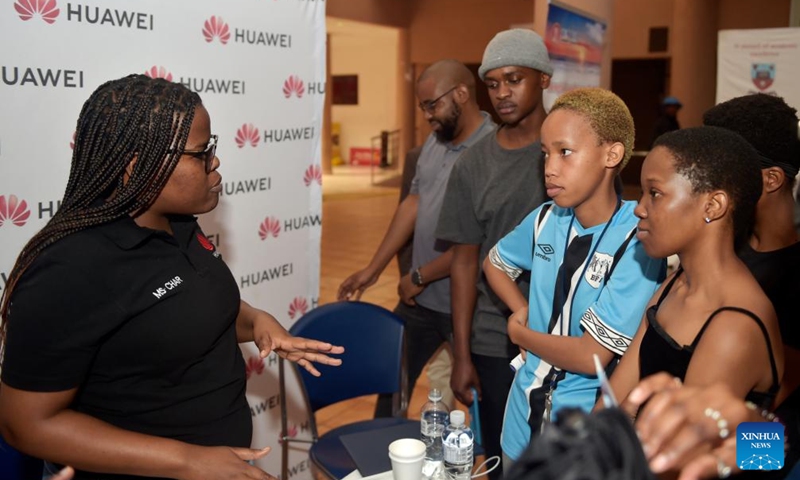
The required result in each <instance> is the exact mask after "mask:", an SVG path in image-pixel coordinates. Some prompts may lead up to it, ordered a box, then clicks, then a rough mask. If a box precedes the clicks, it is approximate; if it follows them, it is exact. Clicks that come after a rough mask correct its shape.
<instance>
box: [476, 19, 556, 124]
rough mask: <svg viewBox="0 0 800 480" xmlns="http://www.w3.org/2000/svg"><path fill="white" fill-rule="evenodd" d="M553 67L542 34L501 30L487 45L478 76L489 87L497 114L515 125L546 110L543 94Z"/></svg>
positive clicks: (517, 29) (518, 29) (522, 30)
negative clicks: (539, 111) (536, 112)
mask: <svg viewBox="0 0 800 480" xmlns="http://www.w3.org/2000/svg"><path fill="white" fill-rule="evenodd" d="M552 75H553V66H552V65H551V64H550V56H549V55H548V53H547V47H546V46H545V44H544V41H543V40H542V37H540V36H539V34H538V33H536V32H534V31H533V30H527V29H523V28H515V29H512V30H505V31H503V32H500V33H498V34H497V35H495V36H494V38H492V40H491V41H490V42H489V44H488V45H487V46H486V50H485V51H484V53H483V62H482V63H481V66H480V68H479V69H478V76H480V77H481V80H483V82H484V83H485V84H486V88H487V89H488V90H489V98H490V99H491V101H492V106H493V107H494V109H495V111H496V112H497V115H498V116H499V117H500V119H501V120H502V121H503V123H504V124H506V125H516V124H518V123H520V122H521V121H523V120H525V119H526V118H528V116H529V115H531V114H532V113H533V112H534V111H536V110H539V109H541V110H544V106H543V105H542V93H543V92H544V90H545V89H546V88H547V87H549V86H550V77H551V76H552Z"/></svg>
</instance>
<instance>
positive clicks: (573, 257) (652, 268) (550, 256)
mask: <svg viewBox="0 0 800 480" xmlns="http://www.w3.org/2000/svg"><path fill="white" fill-rule="evenodd" d="M635 206H636V202H621V204H620V205H619V208H618V210H617V211H616V213H615V214H614V216H613V218H612V219H611V220H610V222H607V223H603V224H600V225H596V226H593V227H591V228H586V229H585V228H583V227H582V226H581V225H580V223H579V222H578V221H577V220H576V219H575V216H574V214H573V211H572V209H566V208H561V207H559V206H557V205H555V204H554V203H553V202H547V203H545V204H543V205H542V206H541V207H539V208H537V209H536V210H534V211H533V212H531V214H530V215H528V216H527V217H526V218H525V219H524V220H523V221H522V223H520V224H519V225H518V226H517V227H516V228H515V229H514V230H513V231H512V232H510V233H509V234H508V235H506V236H505V237H503V239H501V240H500V242H498V244H497V245H496V246H495V247H494V248H493V249H492V250H491V252H490V253H489V258H490V261H491V262H492V264H493V265H494V266H496V267H497V268H500V269H501V270H503V271H505V272H506V274H508V276H509V277H511V278H512V279H515V278H516V277H517V276H519V275H520V274H521V273H522V271H523V270H529V271H530V272H531V284H530V297H529V313H528V327H529V328H530V329H532V330H535V331H538V332H543V333H549V334H551V335H569V336H573V337H579V336H582V335H584V333H588V334H589V335H591V336H592V338H594V340H596V341H597V342H598V343H599V344H601V345H603V346H604V347H605V348H607V349H608V350H610V351H611V352H613V353H614V354H616V355H622V354H623V353H624V352H625V350H626V349H627V348H628V345H630V343H631V340H632V338H633V336H634V334H635V333H636V330H637V328H638V326H639V322H640V320H641V318H642V313H643V311H644V308H645V306H646V304H647V302H648V301H649V300H650V298H651V297H652V295H653V293H654V292H655V291H656V289H657V288H658V285H659V283H660V282H661V281H662V280H663V279H664V276H665V273H666V264H665V262H664V261H663V260H654V259H651V258H650V257H648V256H647V254H646V253H645V251H644V248H643V247H642V245H641V244H640V243H639V241H638V240H637V239H636V223H637V218H636V217H635V216H634V214H633V209H634V208H635ZM576 353H578V352H576ZM554 375H555V378H556V379H557V388H556V389H555V390H554V391H553V395H552V402H553V404H552V410H553V412H554V415H555V414H557V412H558V410H559V409H560V408H562V407H565V406H570V407H579V408H582V409H584V410H586V411H589V410H590V409H591V408H592V407H593V405H594V403H595V400H596V398H597V389H598V387H599V382H598V379H597V377H595V376H594V375H591V376H589V375H583V374H577V373H572V372H564V371H560V370H558V369H556V368H555V367H554V366H553V365H550V364H549V363H547V362H545V361H544V360H542V359H541V358H539V357H537V356H536V355H535V354H533V353H531V352H528V355H527V359H526V361H525V365H524V366H523V367H522V368H521V369H519V370H518V371H517V374H516V377H515V379H514V384H513V385H512V387H511V392H510V393H509V397H508V403H507V405H506V413H505V420H504V422H503V435H502V440H501V444H502V447H503V452H504V453H506V455H509V456H510V457H511V458H512V459H516V458H518V457H519V456H520V455H521V454H522V452H523V450H524V449H525V447H526V446H527V445H528V443H529V441H530V438H531V432H538V431H539V427H540V425H541V421H542V415H543V413H544V402H545V393H546V391H549V382H550V381H551V379H553V378H554Z"/></svg>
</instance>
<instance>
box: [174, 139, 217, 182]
mask: <svg viewBox="0 0 800 480" xmlns="http://www.w3.org/2000/svg"><path fill="white" fill-rule="evenodd" d="M182 155H189V156H190V157H194V158H197V159H199V160H202V161H203V163H204V164H205V167H206V173H211V167H212V166H213V164H214V157H215V156H216V155H217V136H216V135H211V138H210V139H209V140H208V144H207V145H206V148H204V149H203V150H194V151H192V150H184V151H183V153H182Z"/></svg>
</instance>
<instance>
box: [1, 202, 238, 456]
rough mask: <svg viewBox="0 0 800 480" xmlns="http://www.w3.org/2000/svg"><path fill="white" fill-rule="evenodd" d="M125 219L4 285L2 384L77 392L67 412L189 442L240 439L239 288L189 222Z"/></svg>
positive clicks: (55, 248)
mask: <svg viewBox="0 0 800 480" xmlns="http://www.w3.org/2000/svg"><path fill="white" fill-rule="evenodd" d="M171 224H172V229H173V232H174V236H172V235H169V234H167V233H166V232H162V231H155V230H151V229H147V228H141V227H139V226H137V225H136V223H135V222H134V221H133V220H132V219H130V218H124V219H121V220H117V221H114V222H111V223H108V224H105V225H101V226H99V227H94V228H90V229H88V230H84V231H81V232H78V233H75V234H72V235H70V236H68V237H66V238H64V239H62V240H60V241H58V242H56V243H55V244H53V245H52V246H50V247H48V248H47V249H45V250H44V252H43V253H42V254H41V255H39V257H38V258H37V259H36V260H35V262H34V263H33V265H31V267H30V268H29V269H28V270H27V271H26V272H25V274H24V275H23V276H22V278H21V279H20V282H19V284H18V285H17V287H16V289H15V290H14V294H13V296H12V304H11V309H10V315H9V322H8V341H7V344H6V351H5V359H4V361H3V368H2V380H3V382H4V383H6V384H8V385H10V386H12V387H14V388H17V389H21V390H28V391H38V392H51V391H62V390H67V389H71V388H76V387H78V388H79V390H78V395H77V396H76V398H75V402H74V403H73V405H72V408H74V409H75V410H77V411H80V412H83V413H86V414H88V415H91V416H93V417H97V418H99V419H101V420H104V421H106V422H108V423H110V424H112V425H116V426H118V427H121V428H124V429H126V430H132V431H136V432H141V433H145V434H150V435H157V436H161V437H169V438H174V439H178V440H182V441H186V442H190V443H194V444H199V445H229V446H249V445H250V440H251V433H252V422H251V417H250V410H249V407H248V404H247V400H246V398H245V381H246V380H245V365H244V360H243V358H242V354H241V351H240V350H239V347H238V344H237V340H236V328H235V320H236V316H237V315H238V313H239V302H240V299H239V289H238V287H237V285H236V281H235V279H234V278H233V276H232V274H231V272H230V270H229V269H228V267H227V265H225V263H224V262H223V261H222V258H221V257H220V256H219V254H218V253H217V252H216V250H215V249H214V246H213V245H212V244H211V243H210V242H209V241H208V240H207V239H206V237H205V236H204V235H203V233H202V231H201V230H200V227H199V226H198V225H197V222H196V219H195V218H193V217H180V218H174V219H173V220H172V221H171Z"/></svg>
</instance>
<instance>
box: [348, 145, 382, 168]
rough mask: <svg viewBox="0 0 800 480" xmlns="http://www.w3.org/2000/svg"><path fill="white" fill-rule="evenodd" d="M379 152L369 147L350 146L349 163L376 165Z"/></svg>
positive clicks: (379, 155) (379, 156)
mask: <svg viewBox="0 0 800 480" xmlns="http://www.w3.org/2000/svg"><path fill="white" fill-rule="evenodd" d="M380 162H381V152H380V150H378V149H372V148H369V147H350V165H370V164H372V165H378V164H379V163H380Z"/></svg>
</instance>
